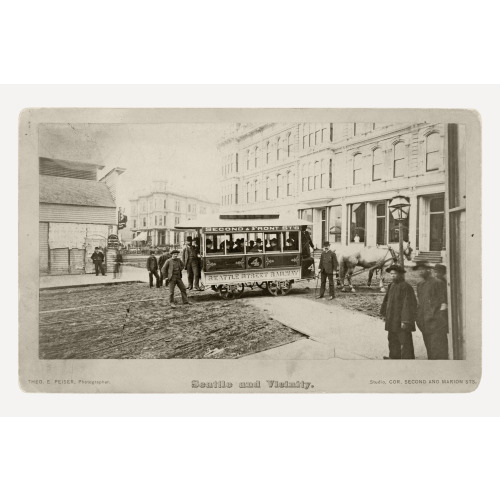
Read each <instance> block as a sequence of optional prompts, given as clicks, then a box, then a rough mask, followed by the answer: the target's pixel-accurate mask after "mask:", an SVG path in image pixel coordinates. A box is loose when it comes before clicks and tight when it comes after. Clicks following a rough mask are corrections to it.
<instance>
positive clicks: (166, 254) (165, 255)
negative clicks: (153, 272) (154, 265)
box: [158, 248, 172, 286]
mask: <svg viewBox="0 0 500 500" xmlns="http://www.w3.org/2000/svg"><path fill="white" fill-rule="evenodd" d="M170 257H172V255H171V254H170V253H169V251H168V249H167V248H166V249H165V251H164V252H163V253H162V254H161V255H160V258H159V259H158V272H159V273H160V286H163V282H164V281H165V280H166V279H167V277H166V276H163V273H162V269H163V266H164V265H165V262H167V260H168V259H170ZM165 286H167V284H166V283H165Z"/></svg>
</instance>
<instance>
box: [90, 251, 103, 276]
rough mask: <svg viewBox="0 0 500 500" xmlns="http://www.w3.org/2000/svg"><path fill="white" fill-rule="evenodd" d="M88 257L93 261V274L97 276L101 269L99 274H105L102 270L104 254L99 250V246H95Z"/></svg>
mask: <svg viewBox="0 0 500 500" xmlns="http://www.w3.org/2000/svg"><path fill="white" fill-rule="evenodd" d="M90 258H91V259H92V262H93V263H94V267H95V275H96V276H99V271H101V274H102V275H103V276H106V273H105V272H104V266H103V265H102V263H103V262H104V254H103V253H102V252H101V251H100V250H99V247H95V250H94V253H93V254H92V255H91V256H90Z"/></svg>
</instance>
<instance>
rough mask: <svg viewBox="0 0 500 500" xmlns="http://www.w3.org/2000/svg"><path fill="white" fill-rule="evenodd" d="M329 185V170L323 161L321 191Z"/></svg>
mask: <svg viewBox="0 0 500 500" xmlns="http://www.w3.org/2000/svg"><path fill="white" fill-rule="evenodd" d="M327 185H328V170H327V168H326V162H325V160H321V189H323V188H326V187H327Z"/></svg>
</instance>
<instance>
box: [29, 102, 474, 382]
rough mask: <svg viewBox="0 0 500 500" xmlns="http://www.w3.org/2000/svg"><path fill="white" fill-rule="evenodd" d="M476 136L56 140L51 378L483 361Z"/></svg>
mask: <svg viewBox="0 0 500 500" xmlns="http://www.w3.org/2000/svg"><path fill="white" fill-rule="evenodd" d="M181 111H182V110H181ZM295 114H296V115H297V117H300V110H296V112H295ZM236 115H237V113H236ZM276 116H277V117H279V116H280V113H276ZM334 116H335V114H334V113H333V114H332V118H333V117H334ZM373 116H377V115H373ZM380 116H381V117H383V113H380ZM243 117H244V114H243V115H242V118H243ZM466 127H467V125H466V124H464V123H457V122H447V121H445V120H442V121H439V120H416V121H395V120H393V121H389V120H387V121H383V120H380V121H352V122H351V121H335V120H333V119H332V120H331V121H329V122H325V121H310V120H307V121H306V120H304V121H297V120H296V121H244V120H242V121H241V122H237V121H232V120H231V121H229V120H219V121H214V122H206V121H203V122H199V121H195V120H192V121H188V120H186V121H184V122H175V123H168V122H160V123H133V122H129V123H120V122H118V123H117V122H111V121H110V122H109V123H103V122H102V121H101V122H91V121H88V122H87V121H84V120H83V116H82V120H79V121H77V122H73V123H72V122H59V123H51V122H46V123H40V124H39V125H38V127H37V134H36V149H37V153H36V158H35V159H34V161H35V162H36V165H37V168H38V172H37V174H38V181H39V184H38V214H39V216H38V241H39V248H38V284H39V286H38V332H37V337H36V348H37V353H38V359H39V360H44V361H45V360H46V361H50V360H73V361H77V360H212V361H215V360H237V362H246V363H248V362H273V361H276V362H278V361H282V362H291V361H293V362H296V361H298V362H300V361H308V362H315V361H318V362H319V361H339V360H343V361H356V362H360V363H362V362H363V361H370V360H371V361H373V360H379V361H381V363H385V364H387V365H390V362H391V361H396V360H400V361H402V360H404V361H405V362H407V361H408V360H411V361H414V362H417V361H426V362H429V361H443V362H448V363H450V362H452V361H458V360H461V361H466V360H467V359H468V353H469V349H470V346H472V348H473V349H477V340H478V339H479V335H478V334H479V332H470V331H469V332H468V331H467V330H466V328H465V311H466V307H465V300H466V287H465V278H466V276H465V273H464V269H465V267H466V239H467V238H466V233H465V231H466V214H467V206H466V201H467V198H466V190H467V186H466V158H467V129H466ZM20 167H21V168H22V165H21V166H20ZM471 335H473V336H474V338H471ZM200 366H201V365H200ZM203 366H205V365H203ZM233 366H234V365H233ZM245 366H246V365H245ZM393 366H396V365H393ZM406 366H407V365H406ZM427 366H430V365H427ZM433 366H434V368H435V366H436V365H435V364H434V365H433ZM394 380H396V381H394V382H393V383H394V384H396V385H401V384H404V383H405V384H411V383H413V382H411V381H410V382H408V381H406V382H403V381H401V380H399V379H394ZM87 383H88V384H91V385H95V384H100V383H102V385H103V386H105V385H108V384H109V381H105V380H103V381H101V382H98V381H92V380H90V381H87V380H86V379H85V378H82V379H80V380H73V379H70V380H69V381H65V382H63V384H67V386H66V389H70V390H71V387H68V386H77V385H80V386H81V385H85V384H87ZM369 383H370V385H372V386H375V385H387V384H388V383H389V381H388V380H386V379H384V378H381V379H380V378H377V377H371V378H370V382H369ZM415 383H420V382H418V380H416V382H415ZM422 383H424V382H422ZM436 383H438V382H436ZM439 383H441V384H444V385H446V386H448V385H453V384H455V383H456V384H458V385H464V384H466V381H465V379H462V381H461V382H459V381H454V380H453V379H450V380H448V379H447V378H446V377H445V378H444V379H442V382H439ZM467 383H469V384H473V385H476V384H477V381H475V382H472V381H470V380H469V382H467ZM425 384H426V385H427V382H425ZM233 386H235V387H238V388H240V389H247V388H249V389H262V388H264V389H273V388H278V389H287V388H291V389H305V388H306V387H311V388H314V384H313V383H312V382H310V381H309V382H308V381H305V380H303V379H300V378H298V379H293V380H285V381H283V380H279V379H276V380H273V379H272V378H271V379H265V380H254V379H253V378H252V379H250V380H248V381H246V380H245V381H243V382H240V383H239V384H235V383H234V382H231V381H226V380H222V379H221V380H215V381H214V380H212V379H210V380H209V381H205V380H202V379H201V378H200V379H198V378H196V377H194V378H193V379H192V381H190V387H191V389H200V388H201V389H204V388H208V389H224V388H227V387H228V388H230V389H231V388H232V387H233ZM461 389H462V390H467V389H464V388H463V387H461ZM458 390H460V388H459V389H458ZM468 390H472V389H471V388H468Z"/></svg>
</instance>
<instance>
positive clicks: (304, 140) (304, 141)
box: [302, 135, 307, 149]
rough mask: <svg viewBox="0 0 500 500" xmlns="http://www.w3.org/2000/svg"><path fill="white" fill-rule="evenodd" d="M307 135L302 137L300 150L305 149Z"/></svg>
mask: <svg viewBox="0 0 500 500" xmlns="http://www.w3.org/2000/svg"><path fill="white" fill-rule="evenodd" d="M306 144H307V135H303V136H302V149H306Z"/></svg>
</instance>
